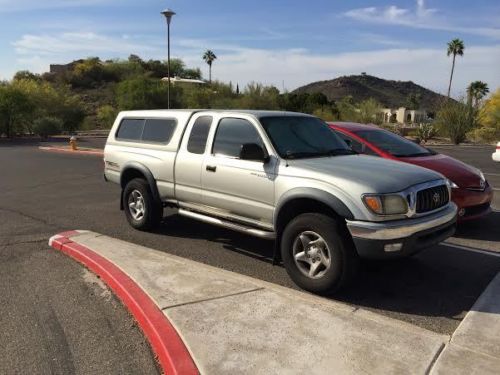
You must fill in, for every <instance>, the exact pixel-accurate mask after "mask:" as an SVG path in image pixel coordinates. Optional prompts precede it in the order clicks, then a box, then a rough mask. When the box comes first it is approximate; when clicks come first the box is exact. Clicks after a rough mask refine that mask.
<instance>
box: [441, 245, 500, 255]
mask: <svg viewBox="0 0 500 375" xmlns="http://www.w3.org/2000/svg"><path fill="white" fill-rule="evenodd" d="M441 245H444V246H448V247H453V248H455V249H459V250H465V251H470V252H473V253H479V254H483V255H491V256H493V257H497V258H500V253H495V252H494V251H488V250H481V249H474V248H473V247H468V246H462V245H456V244H453V243H449V242H442V243H441Z"/></svg>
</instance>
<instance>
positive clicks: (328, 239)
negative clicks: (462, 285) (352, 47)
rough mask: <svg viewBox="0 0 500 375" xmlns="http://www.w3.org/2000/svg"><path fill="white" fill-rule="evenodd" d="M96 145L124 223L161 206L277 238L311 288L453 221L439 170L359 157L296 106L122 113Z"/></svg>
mask: <svg viewBox="0 0 500 375" xmlns="http://www.w3.org/2000/svg"><path fill="white" fill-rule="evenodd" d="M104 154H105V156H104V161H105V171H104V174H105V179H106V180H107V181H111V182H114V183H117V184H120V186H121V188H122V193H121V209H122V210H124V211H125V215H126V217H127V220H128V222H129V223H130V225H131V226H132V227H134V228H136V229H139V230H149V229H151V228H153V227H154V226H156V225H158V224H159V223H160V222H161V220H162V218H163V209H164V208H165V207H169V206H170V207H174V208H175V209H177V210H178V213H179V214H180V215H183V216H187V217H190V218H193V219H196V220H201V221H204V222H207V223H211V224H215V225H219V226H223V227H226V228H230V229H233V230H236V231H240V232H243V233H246V234H249V235H253V236H258V237H261V238H266V239H272V240H275V250H274V253H275V254H274V259H275V262H276V263H278V262H280V261H282V262H283V264H284V266H285V268H286V270H287V272H288V274H289V275H290V277H291V278H292V279H293V281H294V282H295V283H296V284H298V285H299V286H300V287H302V288H304V289H306V290H309V291H312V292H315V293H330V292H333V291H336V290H338V289H339V288H341V287H342V286H344V285H346V283H347V282H348V281H349V280H350V279H352V277H353V275H354V274H355V271H356V268H357V264H358V261H359V258H390V257H398V256H408V255H412V254H414V253H416V252H418V251H419V250H421V249H424V248H426V247H429V246H431V245H434V244H436V243H438V242H440V241H442V240H444V239H446V238H447V237H449V236H451V235H452V234H453V233H454V230H455V221H456V214H457V212H456V211H457V209H456V206H455V205H454V204H453V203H452V202H450V183H449V181H448V180H446V179H445V178H444V177H443V176H442V175H440V174H438V173H436V172H433V171H430V170H428V169H424V168H420V167H417V166H413V165H410V164H403V163H399V162H395V161H391V160H385V159H381V158H377V157H372V156H363V155H357V154H356V153H355V152H353V151H352V150H351V149H350V148H349V147H348V146H347V145H346V143H345V142H344V141H343V140H341V139H340V138H339V137H338V136H337V135H336V134H335V133H334V132H332V131H331V130H330V129H329V127H328V126H327V125H326V124H325V123H324V122H323V121H321V120H320V119H318V118H316V117H313V116H309V115H304V114H300V113H290V112H274V111H219V110H157V111H131V112H121V113H120V114H119V115H118V117H117V119H116V121H115V123H114V125H113V128H112V129H111V132H110V134H109V137H108V140H107V143H106V148H105V152H104Z"/></svg>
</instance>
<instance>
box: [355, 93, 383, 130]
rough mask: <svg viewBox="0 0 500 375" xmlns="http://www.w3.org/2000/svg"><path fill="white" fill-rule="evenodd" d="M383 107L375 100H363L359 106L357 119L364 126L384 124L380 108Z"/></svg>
mask: <svg viewBox="0 0 500 375" xmlns="http://www.w3.org/2000/svg"><path fill="white" fill-rule="evenodd" d="M381 107H382V106H381V105H380V104H379V103H378V102H377V101H376V100H375V99H373V98H370V99H367V100H363V101H362V102H361V103H359V105H358V111H357V114H356V117H357V119H358V121H359V122H361V123H363V124H369V123H372V124H380V123H381V122H382V118H381V116H380V115H381V113H380V108H381Z"/></svg>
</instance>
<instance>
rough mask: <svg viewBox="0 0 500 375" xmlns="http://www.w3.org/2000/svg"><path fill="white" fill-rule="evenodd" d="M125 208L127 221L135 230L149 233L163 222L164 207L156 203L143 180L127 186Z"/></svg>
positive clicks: (124, 198)
mask: <svg viewBox="0 0 500 375" xmlns="http://www.w3.org/2000/svg"><path fill="white" fill-rule="evenodd" d="M123 207H124V210H125V216H126V217H127V221H128V222H129V224H130V225H131V226H132V227H133V228H135V229H138V230H142V231H149V230H151V229H153V228H154V227H156V226H158V225H159V224H160V222H161V219H162V211H163V210H162V207H161V205H160V204H159V203H157V202H155V200H154V199H153V194H152V193H151V189H150V188H149V185H148V183H147V182H146V181H145V180H143V179H142V178H135V179H133V180H131V181H129V182H128V183H127V185H126V186H125V189H124V191H123Z"/></svg>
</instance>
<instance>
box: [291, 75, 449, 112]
mask: <svg viewBox="0 0 500 375" xmlns="http://www.w3.org/2000/svg"><path fill="white" fill-rule="evenodd" d="M317 92H320V93H323V94H325V95H326V96H327V98H328V100H335V101H339V100H341V99H342V98H344V97H345V96H348V95H351V96H352V97H353V99H354V101H355V102H361V101H363V100H366V99H369V98H374V99H376V100H377V101H378V102H379V103H381V104H382V105H383V106H384V107H388V108H399V107H405V106H406V102H407V98H408V95H410V94H417V95H420V108H421V109H426V110H427V111H434V110H436V108H437V106H438V105H439V103H441V102H442V101H443V100H444V99H446V97H445V96H443V95H440V94H438V93H436V92H434V91H431V90H429V89H426V88H425V87H422V86H420V85H417V84H416V83H413V82H412V81H391V80H386V79H382V78H378V77H374V76H370V75H367V74H362V75H352V76H343V77H339V78H336V79H332V80H329V81H318V82H313V83H310V84H308V85H305V86H302V87H299V88H298V89H296V90H294V91H293V93H309V94H312V93H317ZM412 109H413V108H412Z"/></svg>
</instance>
